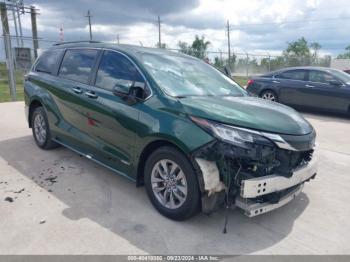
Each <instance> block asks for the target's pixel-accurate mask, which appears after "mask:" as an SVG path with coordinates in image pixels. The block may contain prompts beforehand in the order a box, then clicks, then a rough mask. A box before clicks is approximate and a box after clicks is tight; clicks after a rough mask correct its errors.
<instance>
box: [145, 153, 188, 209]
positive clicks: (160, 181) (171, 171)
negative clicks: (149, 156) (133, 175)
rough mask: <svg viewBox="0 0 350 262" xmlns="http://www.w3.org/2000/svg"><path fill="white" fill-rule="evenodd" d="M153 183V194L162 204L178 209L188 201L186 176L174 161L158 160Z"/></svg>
mask: <svg viewBox="0 0 350 262" xmlns="http://www.w3.org/2000/svg"><path fill="white" fill-rule="evenodd" d="M151 183H152V191H153V194H154V195H155V197H156V199H157V200H158V201H159V203H160V204H161V205H162V206H164V207H166V208H169V209H176V208H179V207H180V206H182V205H183V203H184V202H185V201H186V198H187V190H188V188H187V181H186V177H185V175H184V173H183V171H182V169H181V168H180V167H179V165H177V164H176V163H175V162H174V161H171V160H169V159H163V160H160V161H158V162H157V163H156V164H155V165H154V167H153V169H152V173H151Z"/></svg>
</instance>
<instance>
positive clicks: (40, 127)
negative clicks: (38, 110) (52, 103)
mask: <svg viewBox="0 0 350 262" xmlns="http://www.w3.org/2000/svg"><path fill="white" fill-rule="evenodd" d="M34 134H35V138H36V139H37V141H38V142H39V143H40V144H44V143H45V141H46V134H47V133H46V124H45V119H44V117H43V116H42V115H41V114H37V115H36V116H35V118H34Z"/></svg>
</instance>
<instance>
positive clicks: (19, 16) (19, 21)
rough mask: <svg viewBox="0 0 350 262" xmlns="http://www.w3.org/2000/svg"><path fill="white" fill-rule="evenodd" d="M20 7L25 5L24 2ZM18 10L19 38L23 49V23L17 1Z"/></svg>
mask: <svg viewBox="0 0 350 262" xmlns="http://www.w3.org/2000/svg"><path fill="white" fill-rule="evenodd" d="M14 1H16V0H14ZM20 5H23V1H21V2H20ZM16 9H17V17H18V27H19V36H20V38H21V47H23V32H22V22H21V14H20V12H19V6H18V1H16Z"/></svg>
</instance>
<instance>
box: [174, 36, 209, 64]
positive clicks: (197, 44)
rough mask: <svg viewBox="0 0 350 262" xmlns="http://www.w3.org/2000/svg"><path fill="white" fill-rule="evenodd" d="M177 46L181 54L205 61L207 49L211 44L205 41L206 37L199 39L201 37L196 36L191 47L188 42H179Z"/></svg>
mask: <svg viewBox="0 0 350 262" xmlns="http://www.w3.org/2000/svg"><path fill="white" fill-rule="evenodd" d="M177 45H178V46H179V48H180V52H182V53H184V54H187V55H192V56H195V57H198V58H200V59H203V58H205V57H206V56H207V49H208V47H209V45H210V42H209V41H205V38H204V36H202V37H201V38H199V36H198V35H196V37H195V39H194V41H193V42H192V45H189V44H187V43H186V42H182V41H179V43H178V44H177Z"/></svg>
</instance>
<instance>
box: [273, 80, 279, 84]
mask: <svg viewBox="0 0 350 262" xmlns="http://www.w3.org/2000/svg"><path fill="white" fill-rule="evenodd" d="M272 82H273V83H275V84H279V83H281V82H280V81H276V80H273V81H272Z"/></svg>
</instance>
